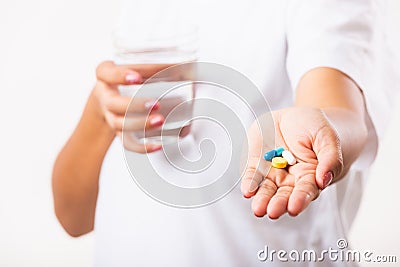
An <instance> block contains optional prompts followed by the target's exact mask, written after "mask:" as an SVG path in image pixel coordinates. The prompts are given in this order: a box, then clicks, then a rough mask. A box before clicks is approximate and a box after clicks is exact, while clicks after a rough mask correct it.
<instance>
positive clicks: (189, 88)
mask: <svg viewBox="0 0 400 267" xmlns="http://www.w3.org/2000/svg"><path fill="white" fill-rule="evenodd" d="M197 37H198V34H197V27H195V26H192V25H171V27H165V25H164V27H163V28H162V30H158V31H154V32H150V33H147V34H146V35H145V36H137V35H136V34H135V33H134V32H131V33H129V31H126V30H124V31H118V30H117V31H116V32H115V33H114V50H115V55H114V60H115V62H116V64H119V65H128V66H129V67H131V68H132V69H133V70H135V71H137V72H139V73H140V74H141V75H142V77H143V79H144V82H143V84H137V85H121V86H119V88H118V89H119V91H120V94H121V95H125V96H131V97H143V98H152V99H155V100H157V101H158V103H159V104H160V107H159V109H157V111H156V112H157V113H159V114H161V115H163V116H164V118H165V123H164V124H163V125H162V126H160V127H159V128H156V129H151V130H144V129H143V130H142V131H137V132H131V133H129V135H130V137H131V138H133V139H134V141H136V142H139V143H152V144H167V143H172V142H176V141H177V140H178V139H179V138H182V137H184V136H186V135H187V134H188V133H189V131H190V121H191V118H192V113H193V98H194V91H195V88H194V83H193V80H194V75H195V69H194V64H190V63H191V62H194V61H195V60H196V52H197ZM183 63H189V64H183ZM129 115H130V114H126V116H129ZM131 115H134V114H131ZM124 134H127V133H125V132H124Z"/></svg>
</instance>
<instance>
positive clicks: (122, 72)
mask: <svg viewBox="0 0 400 267" xmlns="http://www.w3.org/2000/svg"><path fill="white" fill-rule="evenodd" d="M96 76H97V79H98V80H100V81H103V82H105V83H107V84H109V85H119V84H125V85H129V84H138V83H141V82H142V77H141V75H140V74H139V73H138V72H136V71H134V70H132V69H129V67H127V66H122V65H116V64H115V63H114V62H112V61H104V62H102V63H100V65H99V66H98V67H97V69H96Z"/></svg>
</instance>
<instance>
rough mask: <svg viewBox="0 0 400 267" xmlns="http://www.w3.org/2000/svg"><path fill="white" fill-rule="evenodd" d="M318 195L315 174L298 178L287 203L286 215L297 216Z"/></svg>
mask: <svg viewBox="0 0 400 267" xmlns="http://www.w3.org/2000/svg"><path fill="white" fill-rule="evenodd" d="M318 195H319V188H318V186H317V184H316V181H315V174H314V173H308V174H306V175H304V176H303V177H301V178H299V179H298V180H297V181H296V183H295V186H294V189H293V192H292V194H291V195H290V198H289V202H288V205H287V206H288V213H289V214H290V215H292V216H297V215H298V214H299V213H300V212H302V211H303V210H304V209H305V208H306V207H307V206H308V205H309V204H310V203H311V201H313V200H314V199H316V198H317V197H318Z"/></svg>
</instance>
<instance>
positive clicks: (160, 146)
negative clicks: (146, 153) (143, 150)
mask: <svg viewBox="0 0 400 267" xmlns="http://www.w3.org/2000/svg"><path fill="white" fill-rule="evenodd" d="M161 148H162V145H155V146H152V147H151V151H150V152H155V151H158V150H160V149H161Z"/></svg>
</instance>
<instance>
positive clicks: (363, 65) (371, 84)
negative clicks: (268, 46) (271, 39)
mask: <svg viewBox="0 0 400 267" xmlns="http://www.w3.org/2000/svg"><path fill="white" fill-rule="evenodd" d="M383 7H384V1H380V0H376V1H374V0H343V1H338V0H289V2H288V13H287V32H286V34H287V44H288V54H287V71H288V75H289V78H290V81H291V84H292V87H293V88H294V89H296V88H297V85H298V83H299V80H300V79H301V78H302V76H303V75H304V74H305V73H306V72H307V71H309V70H311V69H313V68H316V67H331V68H335V69H338V70H340V71H342V72H343V73H345V74H346V75H348V76H349V77H350V78H351V79H353V80H354V81H355V82H356V83H357V85H358V86H359V87H360V88H361V89H362V90H363V93H364V97H365V102H366V106H367V110H368V114H369V117H370V118H371V119H372V123H373V125H370V127H369V128H370V130H371V131H374V128H375V130H376V134H377V135H378V136H379V137H380V136H382V133H383V130H384V128H385V124H386V123H387V121H388V119H385V118H387V116H389V112H390V107H391V106H393V104H392V103H391V100H392V99H393V97H391V95H392V94H393V91H394V87H395V86H397V85H395V84H394V83H393V84H390V82H394V79H395V77H394V74H393V75H390V74H389V73H393V69H391V68H393V67H391V66H390V60H387V59H388V57H387V55H388V53H389V49H388V47H387V46H386V45H385V42H384V40H385V36H384V35H385V33H384V32H385V31H384V27H383V23H382V21H381V19H382V15H383ZM388 69H389V71H388ZM321 90H323V88H321ZM368 119H369V118H368ZM373 134H374V135H375V133H373Z"/></svg>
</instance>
